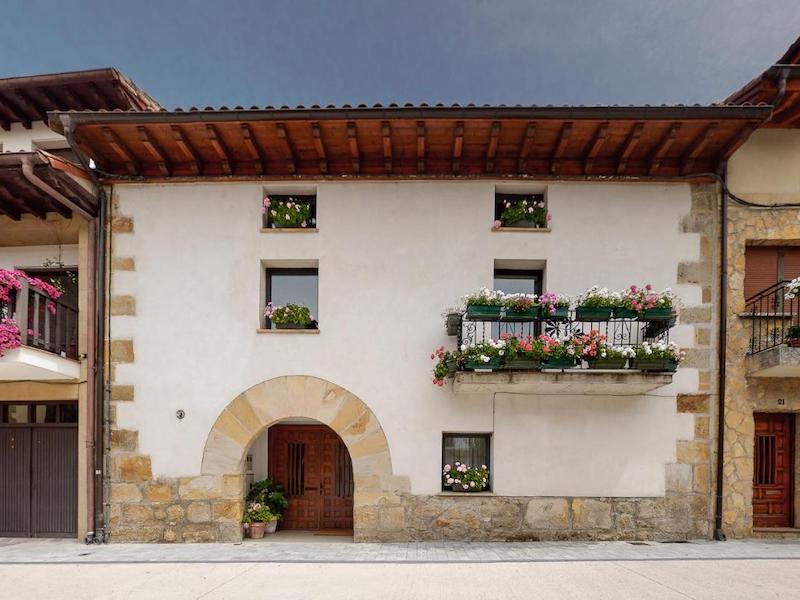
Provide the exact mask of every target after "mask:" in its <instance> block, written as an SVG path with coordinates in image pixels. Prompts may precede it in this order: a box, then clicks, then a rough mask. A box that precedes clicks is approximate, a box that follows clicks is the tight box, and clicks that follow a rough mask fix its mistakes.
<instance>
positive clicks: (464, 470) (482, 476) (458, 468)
mask: <svg viewBox="0 0 800 600" xmlns="http://www.w3.org/2000/svg"><path fill="white" fill-rule="evenodd" d="M442 477H443V478H444V483H445V485H449V486H451V488H452V489H453V491H454V492H480V491H482V490H484V489H486V487H487V486H488V485H489V469H488V467H487V466H486V465H481V466H480V467H470V466H469V465H466V464H464V463H462V462H459V461H456V463H455V465H450V464H447V465H445V466H444V468H443V469H442Z"/></svg>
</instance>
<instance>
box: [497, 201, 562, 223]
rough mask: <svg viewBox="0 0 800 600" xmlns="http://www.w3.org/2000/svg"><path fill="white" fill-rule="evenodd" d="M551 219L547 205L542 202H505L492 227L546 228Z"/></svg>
mask: <svg viewBox="0 0 800 600" xmlns="http://www.w3.org/2000/svg"><path fill="white" fill-rule="evenodd" d="M550 219H551V216H550V213H549V212H547V205H545V203H544V201H543V200H539V201H536V200H534V199H523V200H516V201H511V200H506V201H505V205H504V208H503V211H502V212H501V213H500V218H499V219H498V220H496V221H495V222H494V224H493V225H492V228H493V229H500V228H501V227H536V228H543V227H547V224H548V223H549V221H550Z"/></svg>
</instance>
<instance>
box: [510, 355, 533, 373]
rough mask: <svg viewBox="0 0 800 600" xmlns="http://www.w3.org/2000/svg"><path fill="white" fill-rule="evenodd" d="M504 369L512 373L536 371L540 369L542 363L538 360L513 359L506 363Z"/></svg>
mask: <svg viewBox="0 0 800 600" xmlns="http://www.w3.org/2000/svg"><path fill="white" fill-rule="evenodd" d="M505 368H506V369H510V370H512V371H538V370H539V369H541V368H542V363H541V361H538V360H528V359H525V358H515V359H514V360H509V361H508V362H506V364H505Z"/></svg>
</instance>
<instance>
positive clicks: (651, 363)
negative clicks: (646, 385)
mask: <svg viewBox="0 0 800 600" xmlns="http://www.w3.org/2000/svg"><path fill="white" fill-rule="evenodd" d="M634 352H635V357H634V364H633V366H634V368H636V369H641V370H642V371H674V370H675V369H676V368H677V366H678V363H680V362H681V361H682V360H683V358H684V357H685V356H686V353H685V352H683V351H682V350H681V349H680V347H679V346H678V344H676V343H675V342H654V343H650V342H642V344H641V345H640V346H636V347H635V348H634Z"/></svg>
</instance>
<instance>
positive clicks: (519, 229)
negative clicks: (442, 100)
mask: <svg viewBox="0 0 800 600" xmlns="http://www.w3.org/2000/svg"><path fill="white" fill-rule="evenodd" d="M550 231H551V229H550V228H549V227H499V228H497V229H495V228H494V227H492V233H503V232H509V233H522V232H525V233H550Z"/></svg>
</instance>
